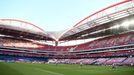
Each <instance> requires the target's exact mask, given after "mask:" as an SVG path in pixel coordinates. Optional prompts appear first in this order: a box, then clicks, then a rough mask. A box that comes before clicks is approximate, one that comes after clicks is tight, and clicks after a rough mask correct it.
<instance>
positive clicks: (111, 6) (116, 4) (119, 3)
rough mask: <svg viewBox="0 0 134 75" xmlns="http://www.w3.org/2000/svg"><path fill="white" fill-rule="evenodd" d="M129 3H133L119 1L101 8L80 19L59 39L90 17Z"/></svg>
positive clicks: (125, 0) (126, 0)
mask: <svg viewBox="0 0 134 75" xmlns="http://www.w3.org/2000/svg"><path fill="white" fill-rule="evenodd" d="M130 1H133V0H124V1H121V2H118V3H115V4H113V5H110V6H108V7H106V8H103V9H101V10H99V11H97V12H95V13H93V14H91V15H89V16H87V17H85V18H84V19H82V20H80V21H79V22H78V23H76V24H75V25H74V26H73V27H72V28H70V29H69V30H67V31H65V32H63V33H62V34H61V35H60V37H59V39H60V38H61V37H62V36H63V35H64V34H66V33H67V32H69V31H71V30H73V29H74V28H76V27H77V26H79V25H80V24H81V23H82V22H83V21H85V20H87V19H89V18H90V17H92V16H95V15H96V14H98V13H101V12H103V11H105V10H108V9H110V8H113V7H115V6H118V5H121V4H124V3H127V2H130Z"/></svg>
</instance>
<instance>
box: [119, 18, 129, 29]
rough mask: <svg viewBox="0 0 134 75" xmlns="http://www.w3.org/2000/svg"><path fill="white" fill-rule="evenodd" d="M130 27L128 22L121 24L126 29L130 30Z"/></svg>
mask: <svg viewBox="0 0 134 75" xmlns="http://www.w3.org/2000/svg"><path fill="white" fill-rule="evenodd" d="M129 25H130V21H128V20H126V21H124V22H123V23H122V24H121V26H123V27H126V28H128V27H129Z"/></svg>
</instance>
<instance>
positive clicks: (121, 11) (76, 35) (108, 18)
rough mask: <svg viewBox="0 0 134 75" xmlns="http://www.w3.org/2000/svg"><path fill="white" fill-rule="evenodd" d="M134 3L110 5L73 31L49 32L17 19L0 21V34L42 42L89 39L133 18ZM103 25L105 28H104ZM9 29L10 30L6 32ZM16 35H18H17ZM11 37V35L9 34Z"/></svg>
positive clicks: (89, 17)
mask: <svg viewBox="0 0 134 75" xmlns="http://www.w3.org/2000/svg"><path fill="white" fill-rule="evenodd" d="M133 14H134V1H133V0H125V1H122V2H119V3H116V4H113V5H110V6H108V7H106V8H104V9H102V10H99V11H97V12H95V13H93V14H91V15H89V16H87V17H86V18H84V19H82V20H81V21H79V22H78V23H77V24H75V25H74V26H73V27H72V28H71V29H68V30H64V31H60V32H47V31H45V30H43V29H42V28H40V27H38V26H37V25H34V24H32V23H29V22H25V21H21V20H15V19H0V28H1V30H0V33H2V34H7V32H12V33H13V34H14V35H13V34H12V35H13V36H17V35H18V36H22V37H25V38H29V37H30V38H32V39H40V40H56V41H58V40H74V39H82V38H87V37H88V38H89V36H91V35H92V34H94V33H97V32H100V31H101V30H102V31H103V30H104V29H105V28H110V27H112V26H114V25H111V24H108V23H111V22H113V21H118V20H119V19H122V18H124V17H129V16H133ZM102 25H103V26H102ZM6 29H8V30H6ZM15 33H16V34H15ZM7 35H11V34H7Z"/></svg>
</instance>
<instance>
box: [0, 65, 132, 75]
mask: <svg viewBox="0 0 134 75" xmlns="http://www.w3.org/2000/svg"><path fill="white" fill-rule="evenodd" d="M0 75H134V67H117V68H116V69H112V68H111V66H89V65H86V66H82V67H80V66H79V65H65V64H58V65H57V66H56V65H55V64H30V63H0Z"/></svg>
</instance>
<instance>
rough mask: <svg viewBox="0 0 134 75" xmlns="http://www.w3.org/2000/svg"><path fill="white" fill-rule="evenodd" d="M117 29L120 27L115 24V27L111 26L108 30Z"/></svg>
mask: <svg viewBox="0 0 134 75" xmlns="http://www.w3.org/2000/svg"><path fill="white" fill-rule="evenodd" d="M119 27H120V25H119V24H117V25H114V26H112V27H111V28H110V29H117V28H119Z"/></svg>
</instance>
